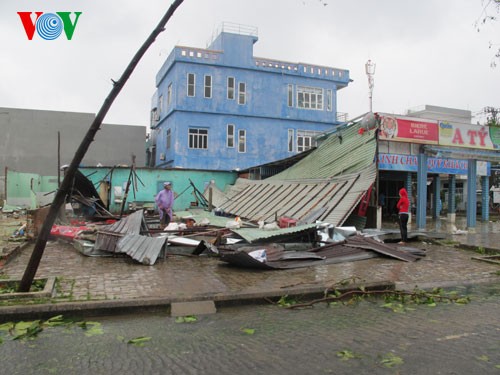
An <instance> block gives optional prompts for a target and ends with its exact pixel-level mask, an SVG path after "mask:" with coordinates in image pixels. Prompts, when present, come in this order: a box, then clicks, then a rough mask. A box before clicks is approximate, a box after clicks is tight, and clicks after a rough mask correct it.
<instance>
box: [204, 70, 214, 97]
mask: <svg viewBox="0 0 500 375" xmlns="http://www.w3.org/2000/svg"><path fill="white" fill-rule="evenodd" d="M203 82H204V90H203V96H204V97H205V98H207V99H212V76H211V75H209V74H207V75H205V78H204V79H203Z"/></svg>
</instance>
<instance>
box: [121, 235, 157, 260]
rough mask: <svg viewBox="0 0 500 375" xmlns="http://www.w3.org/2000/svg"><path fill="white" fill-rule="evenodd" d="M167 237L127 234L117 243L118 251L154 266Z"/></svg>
mask: <svg viewBox="0 0 500 375" xmlns="http://www.w3.org/2000/svg"><path fill="white" fill-rule="evenodd" d="M166 240H167V237H166V236H165V237H146V236H140V235H137V234H127V235H125V236H124V237H122V238H121V239H120V240H119V241H118V243H117V244H116V252H117V253H125V254H127V255H128V256H130V257H131V258H132V259H134V260H136V261H138V262H140V263H142V264H146V265H148V266H152V265H153V264H155V262H156V259H158V255H159V254H160V252H161V250H162V248H163V246H164V245H165V242H166Z"/></svg>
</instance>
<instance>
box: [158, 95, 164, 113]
mask: <svg viewBox="0 0 500 375" xmlns="http://www.w3.org/2000/svg"><path fill="white" fill-rule="evenodd" d="M158 114H159V115H162V114H163V94H162V95H160V97H159V98H158Z"/></svg>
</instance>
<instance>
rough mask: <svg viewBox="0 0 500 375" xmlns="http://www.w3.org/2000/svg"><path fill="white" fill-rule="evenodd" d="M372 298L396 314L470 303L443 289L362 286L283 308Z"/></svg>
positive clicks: (466, 299)
mask: <svg viewBox="0 0 500 375" xmlns="http://www.w3.org/2000/svg"><path fill="white" fill-rule="evenodd" d="M372 296H382V297H383V298H384V300H385V304H384V305H383V307H388V308H391V309H392V310H393V311H395V312H401V311H402V310H404V309H403V308H402V307H403V305H405V304H415V305H428V306H436V303H437V302H448V303H449V302H453V303H457V304H466V303H469V302H470V299H469V297H463V296H459V295H458V294H457V293H456V292H450V293H447V294H446V293H445V292H444V291H443V290H442V289H441V288H436V289H433V290H432V291H430V292H426V291H424V290H420V289H417V288H415V290H413V291H411V292H410V291H400V290H388V289H384V290H366V289H365V288H364V287H363V286H361V287H359V288H357V289H352V290H348V291H343V292H342V291H340V290H338V289H335V290H334V291H333V292H330V293H328V295H326V296H325V297H323V298H318V299H314V300H312V301H308V302H303V303H288V304H286V305H283V306H284V307H286V308H289V309H296V308H305V307H311V306H313V305H315V304H318V303H336V302H342V303H343V304H352V303H354V302H357V301H358V300H359V299H362V298H366V297H372ZM281 300H283V297H282V299H280V301H281Z"/></svg>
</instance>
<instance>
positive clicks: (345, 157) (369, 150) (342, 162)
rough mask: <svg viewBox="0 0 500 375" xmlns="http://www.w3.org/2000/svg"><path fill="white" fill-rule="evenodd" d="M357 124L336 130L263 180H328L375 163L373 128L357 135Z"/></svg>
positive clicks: (358, 127)
mask: <svg viewBox="0 0 500 375" xmlns="http://www.w3.org/2000/svg"><path fill="white" fill-rule="evenodd" d="M361 127H362V125H361V121H359V122H357V123H354V124H349V125H348V126H344V127H339V128H338V129H337V130H336V131H335V132H334V133H332V134H331V135H329V136H328V137H327V138H326V139H325V140H324V141H323V142H322V143H321V144H320V145H319V146H318V148H317V149H316V150H314V151H313V152H312V153H311V154H309V155H308V156H306V157H305V158H304V159H302V160H301V161H299V162H298V163H297V164H295V165H294V166H292V167H290V168H288V169H287V170H285V171H283V172H281V173H279V174H277V175H274V176H273V177H270V178H268V179H267V180H295V179H313V178H330V177H334V176H339V175H344V174H349V173H353V172H358V171H360V170H362V169H364V168H366V167H368V166H369V165H370V164H372V163H373V162H374V160H375V153H376V149H377V142H376V139H375V129H372V130H369V131H365V132H363V134H359V129H360V128H361Z"/></svg>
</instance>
